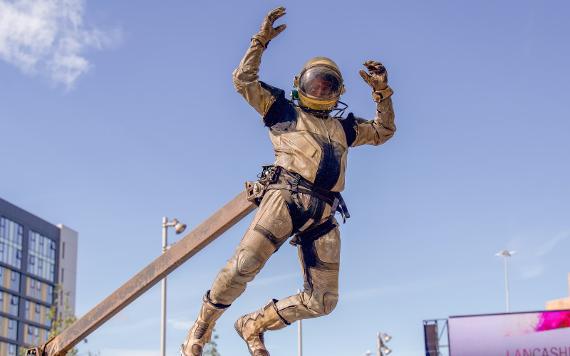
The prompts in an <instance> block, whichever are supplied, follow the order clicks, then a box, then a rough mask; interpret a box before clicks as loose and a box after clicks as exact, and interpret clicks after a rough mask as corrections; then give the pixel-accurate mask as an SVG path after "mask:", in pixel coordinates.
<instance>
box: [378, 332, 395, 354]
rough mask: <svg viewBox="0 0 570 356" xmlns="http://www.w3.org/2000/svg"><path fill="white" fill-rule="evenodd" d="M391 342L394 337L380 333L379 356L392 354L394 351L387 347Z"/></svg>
mask: <svg viewBox="0 0 570 356" xmlns="http://www.w3.org/2000/svg"><path fill="white" fill-rule="evenodd" d="M390 340H392V336H390V335H388V334H386V333H382V332H379V333H378V356H388V355H389V354H391V353H392V349H391V348H389V347H388V346H386V343H388V342H389V341H390Z"/></svg>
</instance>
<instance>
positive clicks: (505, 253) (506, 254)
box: [495, 250, 516, 313]
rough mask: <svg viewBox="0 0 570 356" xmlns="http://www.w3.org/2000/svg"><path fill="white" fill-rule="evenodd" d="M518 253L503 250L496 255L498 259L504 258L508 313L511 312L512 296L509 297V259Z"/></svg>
mask: <svg viewBox="0 0 570 356" xmlns="http://www.w3.org/2000/svg"><path fill="white" fill-rule="evenodd" d="M515 253H516V251H509V250H502V251H499V252H497V253H496V254H495V256H497V257H503V262H504V266H505V304H506V307H507V313H508V312H509V311H510V309H511V308H510V301H509V299H510V296H509V265H508V263H509V262H508V261H509V258H510V257H512V256H513V255H514V254H515Z"/></svg>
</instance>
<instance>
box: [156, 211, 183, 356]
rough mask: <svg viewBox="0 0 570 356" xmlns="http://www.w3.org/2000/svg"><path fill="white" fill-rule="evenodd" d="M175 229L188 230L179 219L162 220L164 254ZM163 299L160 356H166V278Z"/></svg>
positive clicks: (162, 285)
mask: <svg viewBox="0 0 570 356" xmlns="http://www.w3.org/2000/svg"><path fill="white" fill-rule="evenodd" d="M169 227H173V228H174V231H175V232H176V234H181V233H183V232H184V230H186V224H183V223H181V222H180V221H178V219H173V220H172V221H168V218H167V217H166V216H165V217H163V218H162V253H165V252H166V250H168V228H169ZM161 287H162V298H161V301H160V355H161V356H166V277H164V278H163V279H162V283H161Z"/></svg>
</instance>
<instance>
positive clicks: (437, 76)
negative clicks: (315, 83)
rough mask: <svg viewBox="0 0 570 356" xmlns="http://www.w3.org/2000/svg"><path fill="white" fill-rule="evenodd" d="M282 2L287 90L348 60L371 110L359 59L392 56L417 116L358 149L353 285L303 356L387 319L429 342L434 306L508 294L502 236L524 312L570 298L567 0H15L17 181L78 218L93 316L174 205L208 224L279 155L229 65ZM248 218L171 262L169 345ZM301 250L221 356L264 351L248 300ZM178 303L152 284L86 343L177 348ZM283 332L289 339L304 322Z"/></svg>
mask: <svg viewBox="0 0 570 356" xmlns="http://www.w3.org/2000/svg"><path fill="white" fill-rule="evenodd" d="M40 3H42V4H43V6H44V8H38V6H39V5H38V4H40ZM16 5H17V6H16ZM279 5H284V6H286V7H287V9H288V14H287V15H286V17H285V18H284V20H283V21H284V22H285V23H287V25H288V28H287V30H286V31H285V32H284V33H283V34H282V35H281V36H280V37H279V38H277V39H275V40H274V41H273V42H272V43H271V44H270V46H269V48H268V50H267V52H266V53H265V55H264V57H263V63H262V69H261V77H262V79H263V80H264V81H266V82H268V83H270V84H272V85H275V86H278V87H281V88H283V89H285V90H287V91H288V90H289V89H290V88H291V83H292V79H293V76H294V75H295V74H296V72H297V71H298V70H299V69H300V67H301V66H302V64H303V63H304V62H305V61H306V60H307V59H309V58H310V57H313V56H316V55H324V56H329V57H331V58H333V59H334V60H335V61H336V62H337V63H338V64H339V66H340V67H341V70H342V71H343V73H344V77H345V81H346V86H347V92H346V94H345V95H344V97H343V100H344V101H346V102H347V103H348V104H349V106H350V110H352V111H354V112H355V113H356V114H357V115H360V116H363V117H372V116H373V115H374V104H373V102H372V100H371V97H370V92H369V88H368V87H367V86H366V85H365V84H364V82H363V81H362V79H361V78H360V76H359V75H358V70H359V69H360V68H361V65H362V63H363V62H364V61H365V60H367V59H375V60H381V61H382V62H383V63H384V64H385V65H386V66H387V68H388V70H389V74H390V83H391V85H392V87H393V88H394V91H395V95H394V98H393V100H394V105H395V110H396V120H397V125H398V132H397V133H396V135H395V137H394V138H393V139H392V140H391V141H389V142H388V143H387V144H385V145H383V146H380V147H360V148H356V149H354V150H353V151H352V152H351V155H350V156H349V170H348V173H347V189H346V191H345V199H346V200H347V202H348V204H349V208H350V210H351V213H352V215H353V217H352V218H351V219H350V220H349V222H347V224H346V225H344V226H342V228H341V234H342V243H343V246H342V256H341V259H342V263H341V287H340V288H341V290H340V302H339V305H338V307H337V309H336V310H335V311H334V313H332V314H331V315H329V316H327V317H324V318H320V319H315V320H310V321H307V322H306V323H305V324H304V330H305V338H306V339H305V354H306V355H331V356H347V355H362V354H364V352H365V351H366V350H368V349H373V348H374V345H375V334H376V332H377V331H379V330H382V331H387V332H388V333H390V334H392V335H393V336H394V339H393V341H392V342H391V344H392V348H393V349H394V350H395V354H397V355H402V356H413V355H414V356H415V355H419V354H421V352H422V348H423V337H422V320H424V319H430V318H445V317H447V316H449V315H457V314H471V313H491V312H501V311H503V310H504V289H503V270H502V268H503V267H502V263H501V260H500V259H498V258H497V257H495V256H494V253H496V252H497V251H498V250H500V249H503V248H509V249H514V250H517V255H515V257H513V260H512V264H511V266H512V269H511V272H512V280H511V305H512V309H514V310H537V309H542V308H543V307H544V303H545V302H546V301H547V300H550V299H555V298H561V297H564V296H567V295H568V287H567V285H566V280H567V273H568V272H570V266H569V263H568V258H567V251H568V250H569V248H570V222H569V221H570V220H569V213H570V211H569V207H568V201H569V198H570V187H569V186H568V182H569V181H570V166H569V164H568V156H569V154H570V141H569V140H568V135H569V133H570V120H569V117H570V115H569V114H570V108H569V106H568V103H569V97H570V87H569V86H568V80H569V78H570V68H569V66H568V63H569V59H570V49H569V47H568V44H567V42H568V37H569V36H570V23H569V22H568V20H567V19H568V18H569V15H570V14H569V12H570V5H569V4H568V2H565V1H562V0H553V1H544V2H537V1H530V0H519V1H511V0H505V1H500V2H497V1H471V2H463V1H452V0H433V1H429V2H426V1H420V0H403V1H358V2H330V1H324V0H323V1H310V2H307V1H306V2H301V1H294V2H285V3H283V2H276V1H264V2H259V1H242V2H239V4H237V3H236V2H230V1H221V2H187V1H173V2H169V3H168V5H165V4H164V3H158V2H151V1H138V2H137V3H136V5H134V4H133V3H132V2H126V1H86V2H83V3H82V2H76V1H75V0H74V1H68V2H63V1H60V0H50V1H47V2H27V1H22V0H19V1H7V0H0V18H3V21H0V23H4V24H11V25H10V26H8V25H4V26H2V25H0V59H1V61H0V78H1V81H0V157H1V158H2V164H1V166H0V167H2V168H1V169H0V195H1V196H2V197H3V198H4V199H7V200H8V201H10V202H12V203H14V204H16V205H19V206H21V207H23V208H25V209H27V210H29V211H31V212H33V213H35V214H37V215H39V216H41V217H43V218H45V219H47V220H48V221H51V222H53V223H60V222H61V223H64V224H67V225H69V226H70V227H72V228H74V229H76V230H78V231H79V232H80V245H79V246H80V248H79V257H80V260H79V281H78V300H77V310H78V313H79V314H82V313H85V312H86V311H88V310H89V309H90V308H91V307H93V306H94V305H95V304H96V303H98V302H99V301H101V300H102V299H103V298H104V297H106V296H107V295H108V294H109V293H111V292H112V291H113V290H114V289H116V288H117V287H118V286H120V285H121V284H122V283H123V282H124V281H126V280H127V279H128V278H129V277H131V276H132V275H133V274H134V273H135V272H137V271H138V270H139V269H140V268H142V267H144V266H145V265H146V264H147V263H149V262H150V261H151V260H152V259H153V258H155V257H156V256H157V255H158V254H159V253H160V245H161V240H160V223H161V218H162V216H163V215H167V216H169V217H178V218H179V219H181V220H183V221H185V222H186V223H187V224H189V226H195V225H196V224H198V223H199V222H201V221H202V220H203V219H204V218H206V217H207V216H208V215H209V214H210V213H211V212H213V211H215V210H216V209H217V208H218V207H219V206H221V205H222V204H223V203H224V202H226V201H227V200H228V199H230V198H232V197H233V196H234V195H235V194H236V193H237V192H239V191H240V190H241V189H242V184H243V181H245V180H248V179H252V178H254V177H255V175H256V174H257V172H258V170H259V167H260V166H261V165H262V164H265V163H270V162H271V161H272V156H273V154H272V150H271V146H270V142H269V139H268V136H267V132H266V129H265V128H264V127H263V125H262V124H261V122H260V120H259V117H258V116H257V114H256V112H255V111H254V110H253V109H252V108H250V107H249V106H248V105H247V104H246V103H245V101H243V99H242V98H241V97H240V96H239V95H238V94H237V93H235V91H234V89H233V87H232V84H231V72H232V70H233V69H234V68H235V66H236V65H237V64H238V63H239V61H240V59H241V56H242V55H243V53H244V51H245V50H246V48H247V46H248V43H249V38H250V37H251V35H253V34H254V33H255V32H256V31H257V29H258V26H259V24H260V22H261V20H262V18H263V16H264V15H265V14H266V13H267V12H268V11H269V10H270V9H271V8H273V7H277V6H279ZM24 15H25V16H24ZM19 29H21V30H19ZM26 33H29V36H26V35H23V34H26ZM248 220H249V218H248V219H245V220H244V221H243V222H242V223H240V224H239V225H237V226H236V227H235V228H233V229H232V230H231V231H230V232H229V233H227V234H226V235H224V236H223V237H221V238H220V239H218V240H217V241H215V242H214V243H213V244H212V245H210V246H209V247H208V248H207V249H206V250H204V251H202V252H201V253H199V254H198V255H197V256H195V258H193V259H192V260H191V261H189V262H188V263H186V264H185V265H183V266H182V267H180V268H179V269H178V270H176V271H175V272H174V273H173V274H172V275H171V277H170V278H169V319H170V322H169V333H168V353H169V354H170V355H175V354H176V350H177V347H178V344H179V343H181V342H182V340H183V339H184V336H185V333H186V331H185V329H186V328H187V327H188V326H189V324H190V322H191V321H192V320H193V319H194V318H195V317H196V313H197V310H198V307H199V303H200V299H201V296H202V295H203V293H204V291H205V290H206V289H207V288H208V287H209V286H210V284H211V281H212V279H213V277H214V276H215V275H216V274H217V272H218V270H219V269H220V268H221V267H222V266H223V264H224V263H225V261H226V259H227V258H229V257H230V256H231V254H232V251H233V249H234V248H235V246H236V244H237V243H238V241H239V239H240V238H241V235H242V234H243V232H244V230H245V228H246V226H247V223H248ZM287 246H288V245H285V246H284V247H283V248H282V249H281V250H280V251H279V253H277V254H275V255H274V256H273V257H272V259H271V260H270V262H269V263H268V265H267V266H266V268H265V269H264V270H263V271H262V272H261V274H260V275H259V276H258V278H257V279H256V281H255V282H254V283H253V284H252V285H251V286H250V287H249V288H248V289H247V291H246V292H245V293H244V295H243V296H242V297H241V298H240V299H239V300H238V301H236V303H235V304H234V305H233V307H232V308H231V309H230V310H229V311H228V312H227V313H226V314H225V315H224V316H223V317H222V319H221V320H220V322H219V323H218V326H217V331H218V333H219V335H220V339H219V349H220V351H221V353H222V355H226V356H227V355H232V356H233V355H246V354H247V351H246V348H245V346H244V345H243V344H242V341H241V339H239V337H238V336H237V335H236V334H235V332H234V331H233V328H232V325H233V322H234V320H235V319H236V318H237V317H239V316H240V315H242V314H244V313H246V312H249V311H252V310H254V309H257V308H258V307H259V306H261V305H262V304H263V303H265V302H266V301H267V300H269V299H270V298H281V297H285V296H288V295H289V294H291V293H293V292H295V291H296V290H297V289H298V288H300V287H301V285H302V280H301V274H300V268H299V266H298V262H297V257H296V251H295V249H294V248H291V247H287ZM159 303H160V296H159V288H153V289H152V290H150V291H149V292H148V293H147V294H146V295H144V296H143V297H142V298H140V299H139V300H137V301H136V302H135V303H133V304H132V305H131V306H129V307H128V308H127V309H125V310H124V311H123V312H122V313H120V314H119V315H117V316H116V317H115V318H113V319H112V320H111V321H110V322H109V323H108V324H106V325H105V326H104V327H102V328H101V329H100V330H98V331H96V332H95V333H94V334H93V335H92V336H91V337H89V339H88V340H89V342H88V344H87V345H84V346H82V350H94V351H96V350H99V351H101V355H102V356H114V355H121V356H125V355H143V356H144V355H158V349H159V319H160V308H159ZM267 338H268V345H269V347H270V348H271V351H272V355H275V356H285V355H287V356H288V355H291V354H292V353H293V352H294V351H293V350H295V343H296V328H295V327H291V328H288V329H285V330H282V331H278V332H274V333H271V334H269V335H268V337H267Z"/></svg>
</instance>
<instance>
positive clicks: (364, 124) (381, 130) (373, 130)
mask: <svg viewBox="0 0 570 356" xmlns="http://www.w3.org/2000/svg"><path fill="white" fill-rule="evenodd" d="M392 93H393V92H392V89H391V88H390V87H388V88H386V89H384V90H382V91H381V92H373V93H372V98H373V99H374V102H376V117H375V118H374V120H364V119H360V118H357V117H355V116H354V114H352V113H350V114H348V117H347V118H346V119H344V120H342V122H341V124H342V126H343V129H344V132H345V135H346V141H347V143H348V145H349V146H351V147H355V146H360V145H375V146H377V145H381V144H383V143H384V142H386V141H388V140H389V139H390V138H392V136H394V133H395V132H396V125H395V124H394V108H393V106H392V98H391V96H392Z"/></svg>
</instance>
